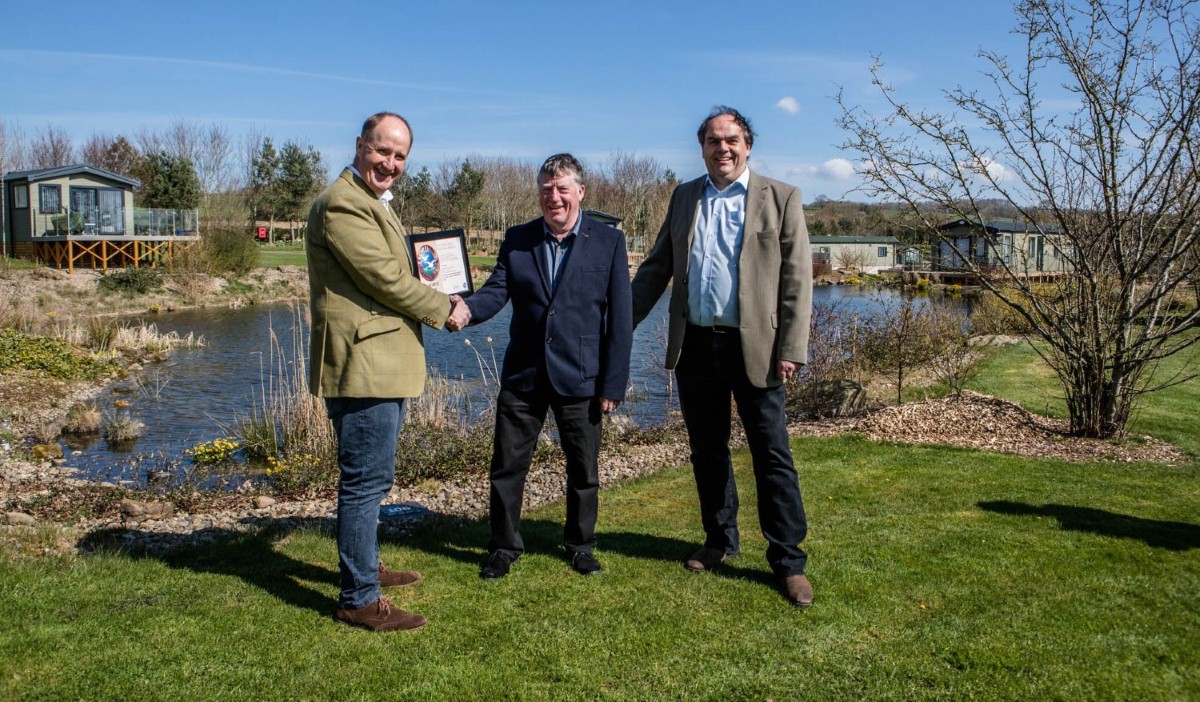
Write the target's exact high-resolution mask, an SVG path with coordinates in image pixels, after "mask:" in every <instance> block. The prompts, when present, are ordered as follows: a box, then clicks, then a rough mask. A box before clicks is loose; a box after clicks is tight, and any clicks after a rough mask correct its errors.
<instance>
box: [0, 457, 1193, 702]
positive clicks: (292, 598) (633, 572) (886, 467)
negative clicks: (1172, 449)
mask: <svg viewBox="0 0 1200 702" xmlns="http://www.w3.org/2000/svg"><path fill="white" fill-rule="evenodd" d="M794 447H795V450H796V457H797V459H798V463H799V464H800V466H801V475H802V484H803V486H804V488H805V492H806V496H807V503H808V511H809V519H810V522H811V524H812V532H811V534H810V537H809V540H808V541H807V542H806V545H807V547H808V549H809V551H810V553H811V562H810V569H809V574H810V577H811V578H812V581H813V583H814V586H815V587H816V592H817V599H816V603H815V605H814V606H813V607H812V608H811V609H809V610H807V611H803V610H798V609H794V608H792V607H790V606H788V605H787V604H786V603H785V602H784V601H783V599H782V598H781V597H779V596H778V595H777V594H776V593H775V591H774V590H773V589H772V586H771V578H770V576H769V571H768V570H767V568H766V564H765V562H764V559H763V556H762V550H763V548H764V542H763V541H762V538H761V536H760V535H759V534H758V533H757V529H756V528H755V527H754V525H755V511H754V509H753V505H754V498H753V494H752V487H753V481H752V480H751V479H750V476H749V475H748V471H747V465H746V456H745V454H742V455H740V456H739V471H740V474H739V478H740V485H741V486H742V490H743V505H744V507H743V517H742V519H743V524H744V525H745V529H744V535H743V541H744V543H743V555H742V557H741V558H739V559H737V560H735V561H731V562H730V565H729V566H728V567H726V568H725V569H724V570H723V571H721V572H720V573H718V574H714V575H695V574H692V573H689V572H687V571H685V570H684V569H683V568H682V567H681V565H680V559H681V557H683V556H684V555H685V554H686V553H687V552H688V551H689V550H690V549H691V548H692V546H693V545H694V544H695V543H696V542H697V541H698V540H699V539H700V533H699V519H698V516H697V513H696V508H695V505H694V502H695V499H694V488H693V486H692V479H691V475H690V471H688V470H687V469H682V468H674V469H669V470H665V471H662V472H660V473H658V474H656V475H654V476H651V477H648V478H644V479H641V480H638V481H636V482H633V483H629V484H625V485H622V486H619V487H617V488H614V489H610V490H606V491H604V492H603V493H602V495H601V502H602V504H601V523H600V533H599V539H600V549H599V550H598V551H597V554H598V555H599V556H600V558H601V560H602V562H603V563H604V565H605V572H604V573H602V574H600V575H599V576H596V577H592V578H583V577H580V576H578V575H575V574H574V573H573V572H571V571H570V570H569V569H568V567H567V565H566V564H565V562H563V561H562V560H561V559H560V558H559V556H558V554H557V550H556V549H557V544H558V543H559V541H560V539H561V523H562V519H563V509H562V507H561V506H552V507H549V508H545V509H540V510H537V511H535V512H533V513H532V514H530V515H528V518H527V521H526V522H525V525H524V529H523V531H524V533H525V536H526V539H527V542H528V553H527V554H526V556H525V557H524V558H522V560H521V561H520V562H519V563H518V564H517V565H516V566H515V567H514V570H513V573H512V574H511V575H510V576H509V577H508V578H505V579H504V580H501V581H498V582H494V583H483V582H481V581H480V580H479V579H478V577H477V572H478V566H479V561H480V560H481V558H482V555H483V545H484V543H485V542H486V538H487V534H486V524H484V523H469V524H465V525H456V526H441V527H438V528H428V529H426V530H424V531H423V532H421V533H418V534H417V535H415V536H413V537H409V538H407V539H404V540H403V541H399V542H390V543H386V544H385V545H384V547H383V557H384V560H385V562H387V563H389V564H391V565H393V566H403V567H415V568H418V569H420V570H421V571H422V572H423V573H424V574H425V576H426V580H425V582H423V583H421V584H419V585H417V586H416V587H414V588H412V589H410V590H400V591H396V592H395V594H394V597H393V599H394V600H395V601H396V602H397V604H399V605H400V606H403V607H406V608H409V609H412V610H415V611H417V612H420V613H422V614H424V615H426V616H427V617H429V619H430V625H429V626H428V627H427V628H426V629H424V630H422V631H419V632H414V633H401V634H371V633H369V632H365V631H359V630H354V629H350V628H347V627H344V626H341V625H339V624H336V623H334V622H333V621H332V619H331V618H330V614H331V609H332V607H333V604H334V599H335V597H336V594H337V588H336V552H335V548H334V543H333V540H332V538H331V535H330V533H329V531H328V525H325V526H316V527H313V528H310V529H306V530H302V531H298V532H292V533H290V534H286V535H279V534H270V533H263V534H260V535H256V536H245V537H239V538H237V539H235V540H232V541H225V542H221V543H218V544H217V545H209V546H203V547H197V548H194V549H189V550H185V551H181V552H177V553H176V554H174V555H172V556H169V557H164V558H149V557H143V558H139V557H134V556H129V555H124V554H118V553H101V554H97V555H91V556H85V557H78V558H46V559H42V560H20V561H17V560H7V557H3V558H6V560H0V699H33V698H38V699H68V698H81V699H120V700H137V699H196V700H204V699H217V698H220V699H289V700H290V699H455V700H458V699H480V700H491V699H594V698H597V697H611V698H623V699H716V700H729V699H739V700H740V699H768V698H769V699H775V700H789V699H801V698H803V699H814V700H838V699H861V698H866V699H897V700H901V699H903V700H908V699H954V700H957V699H969V698H977V699H1013V700H1016V699H1163V700H1166V699H1195V698H1197V696H1200V611H1198V610H1197V608H1196V606H1195V604H1196V602H1197V601H1200V525H1198V524H1197V518H1196V515H1197V514H1200V480H1198V478H1200V475H1198V473H1197V469H1196V468H1195V467H1194V466H1192V467H1186V468H1169V467H1159V466H1153V465H1116V464H1090V465H1073V464H1067V463H1062V462H1058V461H1051V460H1046V461H1041V460H1025V459H1020V458H1015V457H1008V456H1000V455H994V454H986V453H979V452H975V451H968V450H958V449H946V448H922V447H907V446H899V445H887V444H875V443H871V442H869V441H866V440H863V439H859V438H855V437H848V438H837V439H801V440H798V441H796V442H795V444H794Z"/></svg>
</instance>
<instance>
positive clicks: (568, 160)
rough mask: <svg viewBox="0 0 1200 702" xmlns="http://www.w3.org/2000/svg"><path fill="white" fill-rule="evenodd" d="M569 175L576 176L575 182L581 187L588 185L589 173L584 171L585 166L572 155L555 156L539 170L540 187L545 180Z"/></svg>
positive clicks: (538, 180)
mask: <svg viewBox="0 0 1200 702" xmlns="http://www.w3.org/2000/svg"><path fill="white" fill-rule="evenodd" d="M567 173H570V174H571V175H572V176H574V177H575V182H576V183H578V184H579V185H587V173H586V172H585V171H584V170H583V164H582V163H580V162H579V159H577V158H575V157H574V156H572V155H571V154H554V155H553V156H551V157H550V158H548V159H546V162H545V163H543V164H542V167H541V168H539V169H538V176H537V182H538V185H541V184H542V181H543V180H549V179H551V178H557V177H558V176H561V175H565V174H567Z"/></svg>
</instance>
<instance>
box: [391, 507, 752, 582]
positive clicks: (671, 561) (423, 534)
mask: <svg viewBox="0 0 1200 702" xmlns="http://www.w3.org/2000/svg"><path fill="white" fill-rule="evenodd" d="M460 523H461V522H460ZM461 524H462V526H459V527H457V528H450V529H447V528H440V527H439V526H438V525H437V523H436V520H432V521H430V522H427V523H425V524H423V525H422V526H420V527H418V528H417V530H416V531H415V532H414V533H412V534H411V535H410V536H408V537H405V539H404V541H403V542H402V545H404V546H407V547H409V548H413V549H416V550H419V551H424V552H425V553H430V554H435V555H439V556H443V557H445V558H450V559H454V560H457V561H460V562H463V563H467V564H470V565H474V566H482V565H483V561H484V559H485V558H486V556H487V544H488V536H489V534H490V531H489V528H488V521H487V519H486V518H484V519H477V520H473V521H470V522H466V523H461ZM521 537H522V539H523V540H524V542H525V553H526V554H527V555H528V554H542V555H549V556H556V557H560V558H564V559H565V557H566V556H565V551H564V549H563V523H562V522H561V521H557V520H548V519H522V520H521ZM383 538H384V537H383V536H382V535H381V536H380V539H381V540H382V539H383ZM596 539H597V541H598V543H597V546H596V553H597V555H598V556H599V557H600V558H601V559H602V560H603V558H604V554H606V553H611V554H619V555H622V556H625V557H628V558H639V559H643V560H651V561H662V562H663V563H664V564H668V565H673V566H677V567H678V568H680V569H683V561H684V560H685V559H686V558H687V557H688V556H689V555H691V554H692V553H693V552H694V551H695V550H696V549H697V548H699V546H700V544H701V542H702V541H703V537H702V536H700V537H699V539H700V540H699V541H685V540H683V539H677V538H673V537H666V536H656V535H654V534H648V533H644V532H631V531H605V530H604V529H603V528H601V529H598V530H597V532H596ZM713 575H717V576H720V577H724V578H734V579H744V580H749V581H752V582H758V583H762V584H765V585H774V584H775V578H774V576H773V575H772V574H771V573H770V572H768V571H765V570H762V569H755V568H747V567H740V566H735V565H733V564H731V563H729V562H726V563H723V564H721V566H720V567H718V568H716V569H715V570H714V571H713Z"/></svg>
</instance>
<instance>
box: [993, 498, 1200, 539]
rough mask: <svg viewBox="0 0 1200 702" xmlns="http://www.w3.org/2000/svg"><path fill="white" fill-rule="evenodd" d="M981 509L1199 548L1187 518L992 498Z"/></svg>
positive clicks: (1197, 531) (1199, 532)
mask: <svg viewBox="0 0 1200 702" xmlns="http://www.w3.org/2000/svg"><path fill="white" fill-rule="evenodd" d="M978 504H979V507H980V508H981V509H984V510H987V511H988V512H996V513H998V514H1009V515H1015V516H1037V517H1053V518H1054V519H1057V520H1058V524H1059V527H1060V528H1061V529H1064V530H1066V531H1084V532H1088V533H1090V534H1097V535H1099V536H1113V537H1117V538H1121V539H1137V540H1138V541H1141V542H1143V543H1145V544H1146V545H1147V546H1151V547H1153V548H1165V549H1168V550H1171V551H1187V550H1189V549H1193V548H1200V526H1197V525H1195V524H1188V523H1186V522H1165V521H1160V520H1157V519H1143V518H1141V517H1130V516H1129V515H1125V514H1117V513H1116V512H1109V511H1107V510H1103V509H1094V508H1091V507H1073V506H1071V505H1053V504H1051V505H1041V506H1038V505H1030V504H1025V503H1023V502H1008V501H1005V500H995V501H989V502H980V503H978Z"/></svg>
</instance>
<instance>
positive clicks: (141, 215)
mask: <svg viewBox="0 0 1200 702" xmlns="http://www.w3.org/2000/svg"><path fill="white" fill-rule="evenodd" d="M133 231H134V233H135V234H139V235H144V236H171V235H190V234H198V233H199V232H200V211H199V210H165V209H159V208H152V207H135V208H133Z"/></svg>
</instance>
